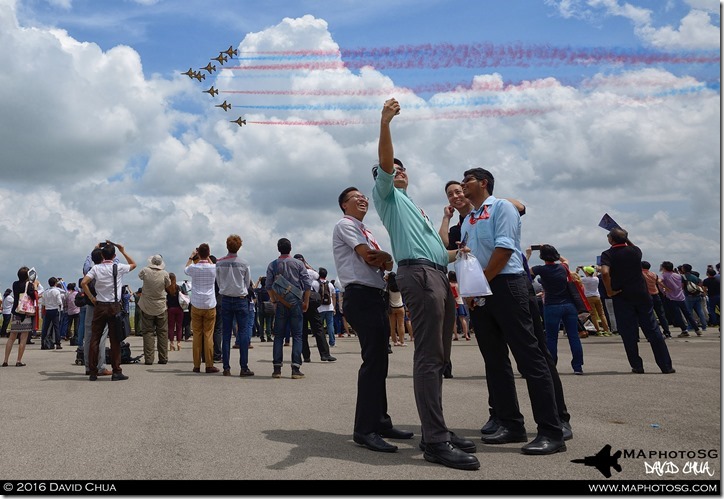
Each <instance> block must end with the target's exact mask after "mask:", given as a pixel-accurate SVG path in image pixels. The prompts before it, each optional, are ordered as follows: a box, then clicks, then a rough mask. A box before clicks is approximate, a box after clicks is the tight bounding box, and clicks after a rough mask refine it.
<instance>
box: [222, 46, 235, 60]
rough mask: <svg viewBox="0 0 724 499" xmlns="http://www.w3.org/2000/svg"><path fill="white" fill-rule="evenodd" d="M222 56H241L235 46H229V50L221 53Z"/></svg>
mask: <svg viewBox="0 0 724 499" xmlns="http://www.w3.org/2000/svg"><path fill="white" fill-rule="evenodd" d="M221 53H222V54H226V55H228V56H229V57H234V56H235V55H239V51H238V50H236V49H235V48H234V46H233V45H229V48H228V49H226V50H224V51H223V52H221Z"/></svg>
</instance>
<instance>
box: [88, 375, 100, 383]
mask: <svg viewBox="0 0 724 499" xmlns="http://www.w3.org/2000/svg"><path fill="white" fill-rule="evenodd" d="M97 379H98V376H97V375H95V374H91V375H90V376H89V377H88V380H89V381H96V380H97Z"/></svg>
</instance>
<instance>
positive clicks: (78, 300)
mask: <svg viewBox="0 0 724 499" xmlns="http://www.w3.org/2000/svg"><path fill="white" fill-rule="evenodd" d="M73 303H74V304H75V306H76V307H85V306H86V305H87V304H88V300H86V297H85V293H84V292H83V291H78V292H77V293H76V294H75V297H74V298H73Z"/></svg>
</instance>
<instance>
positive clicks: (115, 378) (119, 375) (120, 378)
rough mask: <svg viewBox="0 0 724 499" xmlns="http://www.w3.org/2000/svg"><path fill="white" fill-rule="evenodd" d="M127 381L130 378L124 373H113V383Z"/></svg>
mask: <svg viewBox="0 0 724 499" xmlns="http://www.w3.org/2000/svg"><path fill="white" fill-rule="evenodd" d="M126 379H128V376H126V375H125V374H123V373H113V374H112V375H111V381H123V380H126Z"/></svg>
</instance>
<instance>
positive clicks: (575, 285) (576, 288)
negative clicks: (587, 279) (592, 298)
mask: <svg viewBox="0 0 724 499" xmlns="http://www.w3.org/2000/svg"><path fill="white" fill-rule="evenodd" d="M561 265H563V268H564V269H566V279H567V281H568V294H569V295H570V296H571V300H572V301H573V304H574V305H575V306H576V311H577V312H578V313H579V314H588V313H590V312H591V305H590V304H589V303H588V299H586V293H585V291H584V289H583V285H582V284H581V283H580V282H578V281H576V280H575V279H573V277H572V276H571V271H570V270H569V269H568V265H566V264H565V263H562V264H561Z"/></svg>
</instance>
